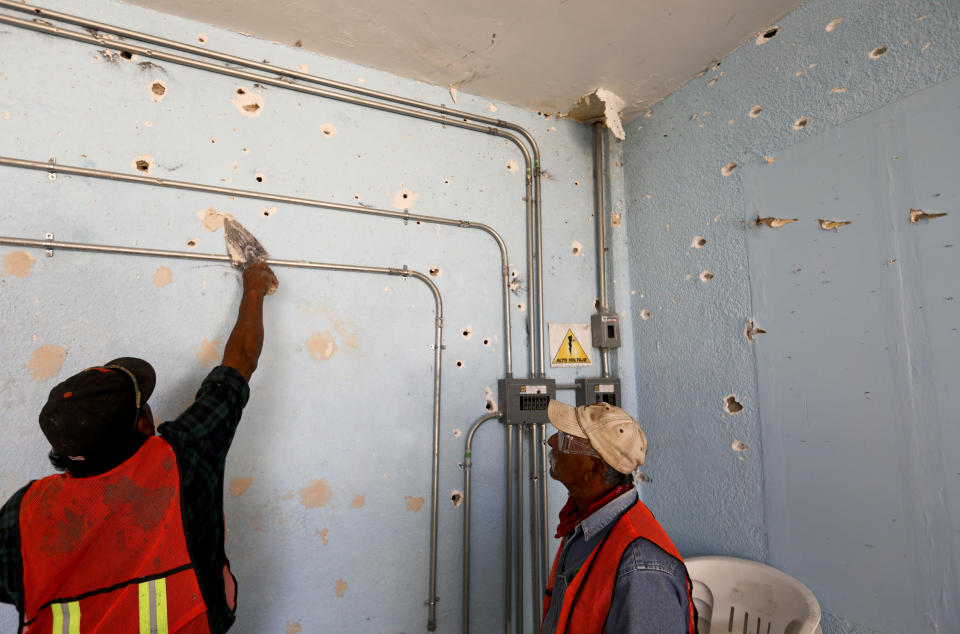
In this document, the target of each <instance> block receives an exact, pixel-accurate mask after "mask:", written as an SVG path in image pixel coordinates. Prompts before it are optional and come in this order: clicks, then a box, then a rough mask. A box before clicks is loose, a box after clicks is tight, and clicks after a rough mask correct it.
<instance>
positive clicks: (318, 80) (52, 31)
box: [0, 0, 544, 376]
mask: <svg viewBox="0 0 960 634" xmlns="http://www.w3.org/2000/svg"><path fill="white" fill-rule="evenodd" d="M0 8H6V9H12V10H15V11H22V12H25V13H29V14H32V15H37V16H43V17H45V18H49V19H52V20H57V21H60V22H66V23H68V24H74V25H77V26H82V27H84V28H86V29H89V30H91V31H92V32H93V33H94V34H93V35H88V34H85V33H78V32H76V31H70V30H68V29H61V28H58V27H55V26H52V25H50V24H47V23H44V22H30V21H27V20H20V19H17V18H13V17H10V16H5V15H0V23H6V24H9V25H11V26H16V27H20V28H24V29H30V30H33V31H38V32H41V33H46V34H48V35H54V36H57V37H63V38H66V39H72V40H75V41H79V42H85V43H87V44H93V45H97V46H107V47H110V48H118V46H117V45H118V44H122V45H123V46H122V48H123V49H124V50H127V51H129V52H131V53H137V54H139V55H143V56H144V57H152V58H155V59H160V60H162V61H166V62H170V63H173V64H180V65H183V66H188V67H192V68H197V69H200V70H206V71H208V72H214V73H220V74H223V75H228V76H231V77H236V78H239V79H245V80H247V81H253V82H259V83H261V84H265V85H271V86H275V87H278V88H284V89H288V90H293V91H297V92H303V93H307V94H312V95H315V96H320V97H326V98H329V99H335V100H338V101H343V102H346V103H351V104H354V105H359V106H364V107H368V108H374V109H377V110H383V111H386V112H392V113H394V114H400V115H404V116H409V117H414V118H417V119H422V120H425V121H432V122H434V123H440V124H442V125H449V126H452V127H459V128H464V129H466V130H471V131H474V132H483V133H486V134H490V135H494V136H500V137H503V138H507V139H510V140H511V141H512V142H513V143H514V144H515V145H517V147H518V148H519V149H520V151H521V153H522V154H523V155H524V161H525V164H526V171H525V174H526V207H527V219H528V223H536V224H537V225H539V220H540V217H541V204H540V174H541V169H540V148H539V146H538V145H537V143H536V141H534V139H533V136H532V135H531V134H530V133H529V132H528V131H527V130H526V129H524V128H522V127H521V126H519V125H516V124H513V123H509V122H506V121H503V120H500V119H494V118H491V117H484V116H482V115H476V114H471V113H468V112H462V111H458V110H453V109H450V108H447V107H445V106H443V105H440V106H437V105H434V104H429V103H426V102H421V101H417V100H414V99H407V98H404V97H400V96H397V95H390V94H388V93H382V92H379V91H375V90H369V89H365V88H360V87H358V86H352V85H350V84H344V83H341V82H336V81H333V80H329V79H325V78H322V77H317V76H315V75H310V74H307V73H301V72H299V71H294V70H291V69H285V68H281V67H277V66H273V65H270V64H265V63H261V62H255V61H253V60H248V59H244V58H241V57H236V56H234V55H228V54H225V53H220V52H217V51H212V50H208V49H203V48H200V47H197V46H193V45H190V44H184V43H182V42H176V41H174V40H168V39H165V38H161V37H157V36H153V35H149V34H146V33H141V32H137V31H132V30H129V29H124V28H122V27H117V26H113V25H110V24H104V23H102V22H96V21H94V20H87V19H85V18H80V17H77V16H73V15H69V14H65V13H60V12H57V11H51V10H48V9H44V8H40V7H35V6H31V5H26V4H21V3H17V2H11V1H10V0H0ZM100 31H102V32H104V33H111V34H115V35H119V36H121V37H126V38H130V39H134V40H139V41H141V42H146V43H151V44H157V45H160V46H164V47H166V48H171V49H174V50H180V51H184V52H189V53H192V54H194V55H198V56H201V57H206V58H208V59H216V60H220V61H226V62H228V63H231V64H236V65H239V66H245V67H247V68H254V69H257V70H263V71H267V72H272V73H276V74H278V75H279V76H280V77H279V78H277V79H274V78H272V77H266V76H262V75H258V74H256V73H249V72H246V71H242V70H238V69H235V68H230V67H226V66H217V65H214V64H208V63H205V62H201V61H199V60H193V59H190V58H186V57H182V56H179V55H171V54H169V53H164V52H162V51H155V50H152V49H147V48H143V47H140V46H136V45H131V44H129V43H126V42H117V41H115V40H108V39H106V38H103V37H101V36H99V35H97V34H96V33H97V32H100ZM291 78H293V79H299V80H302V81H306V82H309V83H314V84H318V85H323V86H329V87H333V88H336V89H338V90H342V91H344V92H351V93H355V94H362V95H367V96H370V97H373V98H375V99H380V100H383V101H388V102H394V103H399V104H404V105H406V106H412V107H414V108H420V109H422V110H428V111H432V112H437V113H440V116H433V115H429V114H426V113H423V112H417V111H415V110H411V109H409V108H403V107H397V106H390V105H388V104H385V103H378V102H375V101H370V100H369V99H363V98H359V97H352V96H350V95H347V94H343V93H336V92H330V91H328V90H321V89H317V88H311V87H309V86H302V85H299V84H295V83H292V81H291ZM447 115H452V116H453V117H457V118H451V117H450V116H447ZM470 121H478V122H480V123H483V124H486V125H488V126H493V127H484V126H483V125H478V124H475V123H470ZM497 127H500V128H505V129H509V130H514V131H516V132H518V133H519V134H521V135H522V136H523V137H524V139H526V140H527V142H528V143H529V144H530V147H531V149H532V150H533V152H534V156H533V157H532V159H531V156H530V153H529V152H528V151H527V148H526V147H525V146H524V145H523V144H522V143H520V140H519V139H518V138H517V137H515V136H514V135H512V134H508V133H504V132H501V131H499V130H497V129H495V128H497ZM529 231H532V232H537V237H536V240H532V241H528V246H531V245H532V244H533V243H535V244H536V245H537V248H538V249H540V248H541V246H542V241H541V239H540V236H539V229H537V228H531V229H529ZM540 253H541V252H540V251H537V252H536V254H535V255H534V253H533V251H528V255H527V258H528V260H531V259H533V258H534V257H535V258H536V259H537V261H538V262H539V261H541V260H542V258H541V257H540ZM542 274H543V271H542V265H538V267H537V276H536V278H534V276H533V275H532V271H531V270H530V268H529V267H528V278H527V279H528V287H529V288H528V293H527V295H528V298H527V303H528V304H529V305H530V309H529V310H530V313H528V314H529V319H530V321H531V322H532V323H531V327H532V328H533V330H529V332H530V333H532V334H531V335H530V336H531V343H530V348H531V355H533V354H534V351H535V347H534V340H536V341H537V342H538V343H539V347H540V349H541V352H540V357H541V359H540V375H541V376H544V371H543V367H544V362H543V352H542V349H543V338H544V333H543V319H542V316H541V317H540V318H539V319H538V320H534V319H533V317H534V315H535V314H538V312H539V306H540V304H542V303H543V297H542V293H543V283H542V282H543V280H542ZM535 279H536V280H537V283H536V286H535V285H534V280H535ZM535 289H536V295H534V292H535ZM530 376H536V369H535V367H534V362H533V361H531V372H530Z"/></svg>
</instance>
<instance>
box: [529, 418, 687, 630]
mask: <svg viewBox="0 0 960 634" xmlns="http://www.w3.org/2000/svg"><path fill="white" fill-rule="evenodd" d="M547 415H548V417H549V419H550V422H551V423H552V424H553V426H554V427H556V428H557V433H555V434H553V435H552V436H550V438H549V439H548V440H547V444H549V445H550V477H551V478H553V479H554V480H557V481H559V482H560V483H562V484H563V485H564V486H565V487H566V488H567V491H568V493H569V494H570V497H569V499H568V500H567V503H566V505H565V506H564V507H563V509H562V510H561V511H560V525H559V526H558V527H557V535H556V536H557V537H559V538H562V541H561V542H560V548H559V549H558V551H557V556H556V558H555V559H554V562H553V569H552V570H551V572H550V579H549V581H548V583H547V592H546V597H544V606H543V626H542V629H541V633H542V634H554V633H556V634H561V633H570V634H591V633H593V632H596V633H599V632H611V633H613V632H616V633H632V634H633V633H638V632H657V633H667V632H690V633H695V632H696V612H695V608H694V606H693V600H692V598H691V594H690V591H691V584H690V579H689V577H688V576H687V569H686V566H684V564H683V559H682V558H681V557H680V554H679V553H678V552H677V549H676V548H675V547H674V545H673V542H671V541H670V538H669V537H668V536H667V534H666V532H665V531H664V530H663V528H662V527H661V526H660V524H659V523H657V520H656V519H655V518H654V517H653V514H652V513H651V512H650V510H649V509H648V508H647V507H646V506H645V505H644V504H643V502H641V501H640V499H639V497H638V495H637V490H636V487H635V486H634V483H633V476H632V474H633V471H634V470H635V469H636V468H637V467H639V466H640V465H642V464H643V459H644V456H645V454H646V450H647V439H646V437H645V436H644V434H643V430H641V429H640V427H639V426H638V425H637V421H635V420H634V419H633V418H631V417H630V415H629V414H627V413H626V412H625V411H623V410H622V409H620V408H619V407H614V406H612V405H610V404H609V403H596V404H594V405H582V406H580V407H576V408H575V407H571V406H570V405H566V404H564V403H560V402H558V401H550V404H549V406H548V409H547Z"/></svg>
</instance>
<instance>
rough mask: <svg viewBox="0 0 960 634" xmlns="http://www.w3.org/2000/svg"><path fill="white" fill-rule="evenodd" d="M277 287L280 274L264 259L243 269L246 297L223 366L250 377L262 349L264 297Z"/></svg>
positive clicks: (229, 340)
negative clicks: (271, 268)
mask: <svg viewBox="0 0 960 634" xmlns="http://www.w3.org/2000/svg"><path fill="white" fill-rule="evenodd" d="M276 289H277V277H276V276H275V275H274V274H273V271H271V270H270V267H269V266H267V264H266V263H265V262H257V263H255V264H251V265H250V266H249V267H247V269H246V270H245V271H244V272H243V297H241V298H240V310H239V311H238V312H237V323H236V324H234V326H233V330H232V331H231V332H230V338H229V339H227V345H226V346H225V347H224V349H223V365H226V366H229V367H231V368H233V369H234V370H236V371H237V372H239V373H240V374H241V375H243V378H245V379H246V380H248V381H249V380H250V376H251V375H252V374H253V371H254V370H256V369H257V360H258V359H260V351H261V350H262V349H263V297H264V295H269V294H271V293H273V292H274V291H275V290H276Z"/></svg>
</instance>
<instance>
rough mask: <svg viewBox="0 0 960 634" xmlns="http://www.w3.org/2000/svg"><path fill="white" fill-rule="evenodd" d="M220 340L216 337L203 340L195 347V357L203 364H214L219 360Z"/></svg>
mask: <svg viewBox="0 0 960 634" xmlns="http://www.w3.org/2000/svg"><path fill="white" fill-rule="evenodd" d="M219 345H220V341H219V340H218V339H211V340H204V341H203V342H201V343H200V347H199V348H198V349H197V352H196V355H197V359H199V360H200V363H202V364H203V365H215V364H216V363H217V362H218V361H219V360H220V350H219Z"/></svg>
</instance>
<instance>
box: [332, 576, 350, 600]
mask: <svg viewBox="0 0 960 634" xmlns="http://www.w3.org/2000/svg"><path fill="white" fill-rule="evenodd" d="M346 591H347V582H346V581H344V580H343V579H337V585H336V586H335V587H334V592H336V593H337V596H338V597H342V596H343V595H344V593H346Z"/></svg>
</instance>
